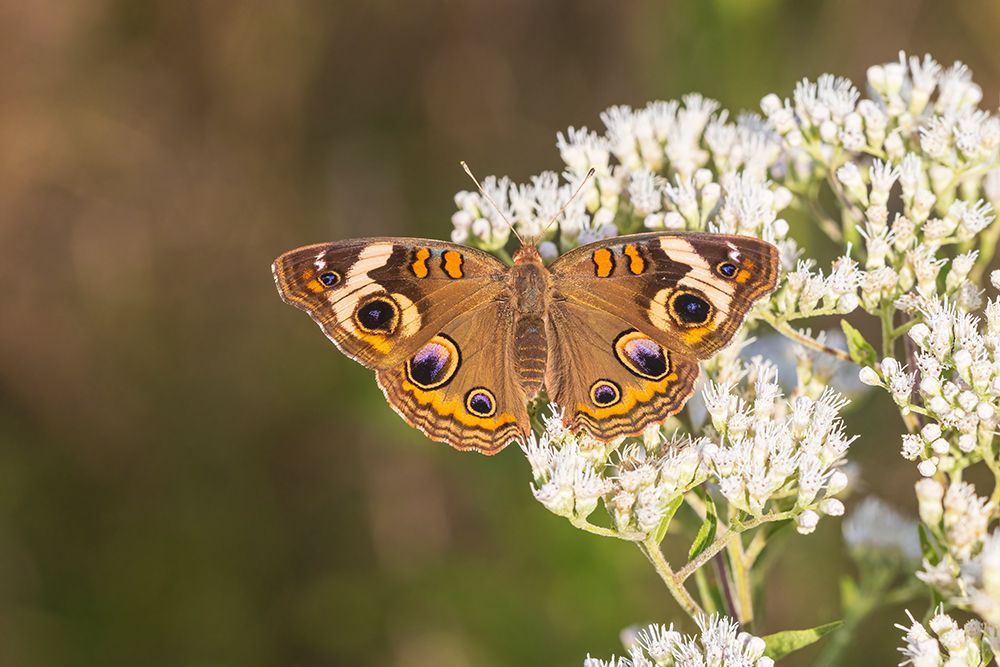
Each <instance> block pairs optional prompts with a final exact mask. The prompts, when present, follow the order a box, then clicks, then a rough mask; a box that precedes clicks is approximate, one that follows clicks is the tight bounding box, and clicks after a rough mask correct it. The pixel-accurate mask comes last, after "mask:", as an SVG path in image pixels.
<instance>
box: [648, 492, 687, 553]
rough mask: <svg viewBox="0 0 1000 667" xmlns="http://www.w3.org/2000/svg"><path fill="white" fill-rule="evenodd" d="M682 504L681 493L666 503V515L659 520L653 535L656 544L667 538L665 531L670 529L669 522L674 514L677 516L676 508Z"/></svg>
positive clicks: (682, 495) (682, 496) (682, 497)
mask: <svg viewBox="0 0 1000 667" xmlns="http://www.w3.org/2000/svg"><path fill="white" fill-rule="evenodd" d="M682 502H684V494H683V493H682V494H681V495H679V496H677V497H676V498H674V499H673V500H671V501H670V502H669V503H667V511H666V514H664V515H663V518H662V519H661V520H660V525H659V526H657V527H656V532H655V533H654V534H653V538H654V539H655V540H656V543H657V544H659V543H660V542H662V541H663V538H664V537H666V536H667V529H669V528H670V520H671V519H673V518H674V515H675V514H677V508H679V507H680V506H681V503H682Z"/></svg>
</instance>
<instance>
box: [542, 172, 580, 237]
mask: <svg viewBox="0 0 1000 667" xmlns="http://www.w3.org/2000/svg"><path fill="white" fill-rule="evenodd" d="M593 175H594V168H593V167H591V168H590V171H588V172H587V175H586V176H584V177H583V180H582V181H580V185H578V186H576V191H575V192H574V193H573V194H572V195H570V197H569V199H567V200H566V203H565V204H563V205H562V208H561V209H559V212H558V213H556V214H555V215H554V216H552V219H551V220H549V224H547V225H545V229H543V230H542V233H541V234H539V235H538V237H539V238H541V237H543V236H545V232H547V231H549V227H551V226H552V225H554V224H555V223H556V222H557V221H558V220H559V216H561V215H562V214H563V212H564V211H565V210H566V209H567V208H568V207H569V205H570V204H572V203H573V200H574V199H576V197H577V195H579V194H580V191H581V190H583V186H584V185H586V184H587V181H589V180H590V178H591V177H592V176H593Z"/></svg>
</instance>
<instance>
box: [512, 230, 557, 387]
mask: <svg viewBox="0 0 1000 667" xmlns="http://www.w3.org/2000/svg"><path fill="white" fill-rule="evenodd" d="M509 280H510V287H511V292H512V293H513V300H512V303H511V305H512V309H513V315H514V362H515V364H516V368H517V374H518V378H519V379H520V381H521V386H522V387H524V389H525V391H526V393H527V394H528V395H529V396H534V395H535V394H536V393H537V392H538V390H539V389H540V388H541V386H542V380H543V379H544V377H545V363H546V358H547V345H546V341H545V321H546V319H547V318H546V315H547V313H546V308H547V298H548V294H549V290H550V289H551V286H552V279H551V274H550V273H549V270H548V269H546V268H545V265H544V264H543V263H542V257H541V255H539V254H538V250H537V249H536V248H535V246H533V245H525V246H521V248H520V249H519V250H518V251H517V252H516V253H515V254H514V266H513V267H511V270H510V279H509Z"/></svg>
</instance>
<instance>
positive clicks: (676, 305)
mask: <svg viewBox="0 0 1000 667" xmlns="http://www.w3.org/2000/svg"><path fill="white" fill-rule="evenodd" d="M670 309H671V310H672V311H673V313H674V315H675V316H676V317H677V319H678V320H680V322H681V324H684V325H688V326H694V325H698V324H704V323H705V322H707V321H708V318H709V317H710V316H711V314H712V304H710V303H709V302H708V301H707V300H706V299H705V298H704V297H701V296H698V295H697V294H693V293H691V292H680V293H678V294H677V295H675V296H674V298H673V299H671V302H670Z"/></svg>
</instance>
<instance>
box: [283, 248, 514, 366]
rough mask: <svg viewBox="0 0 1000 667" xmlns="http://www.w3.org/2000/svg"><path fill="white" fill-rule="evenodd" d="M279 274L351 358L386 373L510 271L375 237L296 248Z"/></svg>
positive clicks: (293, 300)
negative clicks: (384, 370) (383, 370)
mask: <svg viewBox="0 0 1000 667" xmlns="http://www.w3.org/2000/svg"><path fill="white" fill-rule="evenodd" d="M272 270H273V273H274V280H275V283H276V284H277V286H278V291H279V292H280V293H281V297H282V299H284V300H285V301H286V302H287V303H289V304H291V305H293V306H296V307H297V308H301V309H302V310H304V311H306V312H307V313H309V315H310V316H311V317H312V318H313V319H314V320H315V321H316V323H317V324H319V326H320V327H321V328H322V329H323V331H324V332H325V333H326V335H327V336H328V337H329V338H330V339H331V340H332V341H333V342H334V343H336V345H337V347H339V348H340V350H341V351H342V352H344V354H346V355H347V356H349V357H351V358H352V359H355V360H356V361H358V362H360V363H362V364H364V365H365V366H368V367H369V368H376V369H385V368H392V367H396V366H399V365H401V364H402V363H403V362H404V361H405V360H406V359H407V358H409V357H410V356H411V355H413V354H414V353H415V352H416V351H417V350H418V349H419V348H420V347H421V346H422V345H423V344H424V343H426V342H427V341H428V340H429V339H430V338H431V337H432V336H434V335H435V334H437V333H438V332H439V331H441V330H442V329H443V328H444V326H445V325H446V324H447V323H448V322H450V321H451V320H453V319H454V318H455V317H457V316H459V315H460V314H462V313H464V312H466V311H468V310H470V309H473V308H475V307H476V306H477V305H482V304H485V303H488V302H489V301H490V300H492V299H493V298H494V297H495V296H496V295H497V294H499V293H500V292H502V291H503V290H504V289H505V285H504V282H503V279H504V276H505V272H506V267H505V266H504V265H503V263H501V262H500V261H499V260H498V259H496V258H494V257H493V256H491V255H488V254H486V253H484V252H482V251H480V250H475V249H473V248H466V247H464V246H459V245H455V244H451V243H442V242H440V241H426V240H422V239H399V238H372V239H356V240H350V241H341V242H338V243H323V244H318V245H311V246H305V247H303V248H298V249H296V250H291V251H289V252H287V253H285V254H283V255H281V256H280V257H278V259H276V260H275V261H274V264H273V266H272Z"/></svg>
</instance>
